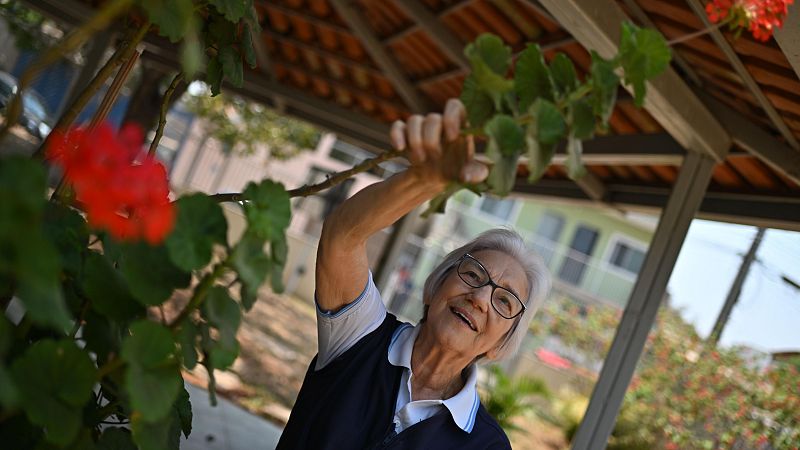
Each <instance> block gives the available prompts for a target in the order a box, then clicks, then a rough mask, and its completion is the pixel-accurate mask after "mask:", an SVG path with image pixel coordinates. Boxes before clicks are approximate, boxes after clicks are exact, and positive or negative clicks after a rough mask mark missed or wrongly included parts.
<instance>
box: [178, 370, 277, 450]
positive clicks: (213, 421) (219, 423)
mask: <svg viewBox="0 0 800 450" xmlns="http://www.w3.org/2000/svg"><path fill="white" fill-rule="evenodd" d="M186 389H187V390H188V391H189V397H190V398H191V400H192V413H193V415H194V417H193V420H192V433H191V434H190V435H189V439H184V440H182V441H181V449H182V450H271V449H274V448H275V446H276V445H278V438H279V437H280V435H281V431H282V429H281V428H279V427H277V426H276V425H274V424H272V423H271V422H268V421H266V420H264V419H262V418H261V417H258V416H256V415H253V414H251V413H249V412H247V411H245V410H244V409H242V408H240V407H238V406H236V405H235V404H233V403H231V402H229V401H228V400H225V399H224V398H222V397H219V396H217V402H218V403H217V406H216V407H212V406H211V405H210V404H209V402H208V393H207V392H206V391H205V390H203V389H200V388H198V387H195V386H192V385H190V384H188V383H187V384H186Z"/></svg>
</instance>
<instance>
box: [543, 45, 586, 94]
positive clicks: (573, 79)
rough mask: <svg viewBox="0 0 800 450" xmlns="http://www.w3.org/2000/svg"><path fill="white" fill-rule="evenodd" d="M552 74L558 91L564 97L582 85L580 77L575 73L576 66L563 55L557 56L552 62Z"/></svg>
mask: <svg viewBox="0 0 800 450" xmlns="http://www.w3.org/2000/svg"><path fill="white" fill-rule="evenodd" d="M550 73H551V74H552V76H553V83H554V84H555V87H556V90H557V91H558V93H559V94H560V95H561V96H562V97H565V96H567V95H569V93H570V92H572V91H574V90H575V89H577V88H578V85H579V84H580V81H578V75H577V74H576V73H575V66H574V65H573V64H572V61H571V60H570V59H569V58H568V57H567V55H565V54H563V53H558V54H556V56H555V58H553V61H551V62H550Z"/></svg>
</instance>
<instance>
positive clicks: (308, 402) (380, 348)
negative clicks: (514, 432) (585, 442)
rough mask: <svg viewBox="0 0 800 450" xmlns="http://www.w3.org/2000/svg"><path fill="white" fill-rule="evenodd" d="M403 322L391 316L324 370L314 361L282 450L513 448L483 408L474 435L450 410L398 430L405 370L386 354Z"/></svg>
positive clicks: (296, 404)
mask: <svg viewBox="0 0 800 450" xmlns="http://www.w3.org/2000/svg"><path fill="white" fill-rule="evenodd" d="M400 324H401V322H400V321H398V320H397V318H396V317H395V316H393V315H391V314H387V315H386V319H385V320H384V321H383V323H382V324H381V325H380V326H379V327H378V328H377V329H376V330H375V331H373V332H372V333H370V334H368V335H367V336H365V337H363V338H362V339H361V340H360V341H358V342H357V343H356V344H355V345H354V346H353V347H352V348H350V349H349V350H347V351H346V352H345V353H344V354H343V355H342V356H340V357H339V358H337V359H335V360H333V361H331V362H330V363H329V364H328V365H327V366H325V367H324V368H322V370H319V371H315V370H314V366H315V365H316V361H317V358H316V357H314V359H313V360H312V361H311V365H310V366H309V367H308V371H307V372H306V377H305V379H304V380H303V386H302V387H301V388H300V393H299V394H298V396H297V401H296V402H295V404H294V408H293V409H292V414H291V416H290V417H289V422H288V423H287V424H286V428H285V429H284V430H283V435H282V436H281V439H280V442H279V443H278V447H277V448H278V450H283V449H336V450H350V449H379V448H380V449H436V450H443V449H476V450H477V449H510V448H511V445H510V444H509V442H508V438H507V437H506V435H505V433H504V432H503V430H502V429H501V428H500V426H499V425H497V422H495V421H494V419H492V417H491V416H489V413H487V412H486V409H484V407H483V405H481V406H480V408H478V412H477V417H476V418H475V426H474V427H473V428H472V432H471V433H467V432H465V431H464V430H462V429H461V428H459V427H458V426H457V425H456V424H455V423H454V422H453V419H452V418H451V417H450V414H449V413H447V412H446V411H445V412H444V413H442V414H437V415H435V416H433V417H431V418H428V419H426V420H423V421H422V422H419V423H417V424H414V425H412V426H410V427H408V428H406V429H405V430H403V431H402V432H401V433H399V434H396V433H395V432H394V423H393V422H392V419H393V418H394V409H395V402H396V400H397V390H398V388H399V387H400V377H401V375H402V373H403V368H402V367H397V366H393V365H392V364H390V363H389V360H388V358H387V352H388V349H389V344H390V341H391V338H392V335H393V333H394V331H395V330H396V329H397V327H398V326H400Z"/></svg>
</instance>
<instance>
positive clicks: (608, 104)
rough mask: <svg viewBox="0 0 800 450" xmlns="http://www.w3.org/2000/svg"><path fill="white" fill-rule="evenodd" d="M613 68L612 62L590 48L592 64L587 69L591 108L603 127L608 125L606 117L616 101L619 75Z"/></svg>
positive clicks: (607, 117) (612, 109)
mask: <svg viewBox="0 0 800 450" xmlns="http://www.w3.org/2000/svg"><path fill="white" fill-rule="evenodd" d="M614 69H615V65H614V63H613V62H611V61H608V60H605V59H603V58H602V57H601V56H600V55H598V54H597V52H595V51H594V50H592V65H591V68H590V69H589V71H590V72H591V80H590V83H591V85H592V96H591V99H592V109H593V110H594V114H595V115H596V116H597V117H599V118H600V121H601V124H602V126H603V127H604V128H605V127H607V126H608V119H609V117H611V113H612V112H613V111H614V103H616V101H617V89H618V87H619V77H618V76H617V74H616V73H614Z"/></svg>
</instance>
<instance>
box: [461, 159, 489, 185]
mask: <svg viewBox="0 0 800 450" xmlns="http://www.w3.org/2000/svg"><path fill="white" fill-rule="evenodd" d="M488 176H489V167H488V166H487V165H486V164H483V163H481V162H479V161H472V162H470V163H469V164H465V165H464V166H463V167H462V168H461V181H463V182H464V183H480V182H481V181H483V180H485V179H486V177H488Z"/></svg>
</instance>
